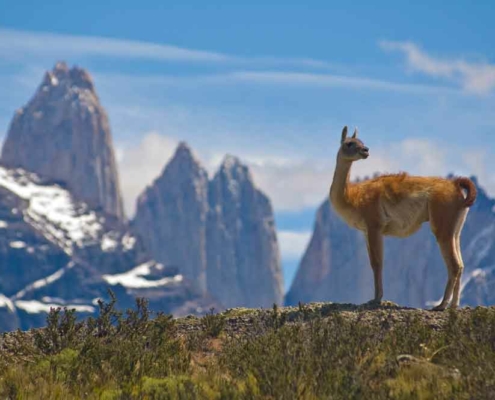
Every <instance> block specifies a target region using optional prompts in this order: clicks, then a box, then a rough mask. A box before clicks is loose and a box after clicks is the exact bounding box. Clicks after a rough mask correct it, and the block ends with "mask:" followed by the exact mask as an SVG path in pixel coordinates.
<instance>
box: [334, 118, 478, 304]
mask: <svg viewBox="0 0 495 400" xmlns="http://www.w3.org/2000/svg"><path fill="white" fill-rule="evenodd" d="M340 143H341V144H340V148H339V151H338V154H337V164H336V167H335V173H334V177H333V181H332V184H331V187H330V201H331V203H332V205H333V207H334V209H335V210H336V212H337V213H338V214H339V215H340V217H341V218H342V219H343V220H344V221H345V222H346V223H347V224H348V225H349V226H351V227H354V228H357V229H359V230H360V231H362V232H363V233H364V236H365V239H366V244H367V250H368V255H369V260H370V264H371V268H372V269H373V276H374V286H375V297H374V299H373V300H371V302H377V303H380V302H381V300H382V298H383V281H382V271H383V236H395V237H401V238H404V237H407V236H410V235H412V234H413V233H415V232H416V231H417V230H418V229H419V228H420V227H421V225H422V224H423V223H424V222H427V221H429V222H430V227H431V231H432V232H433V234H434V236H435V238H436V240H437V243H438V245H439V247H440V250H441V253H442V256H443V259H444V261H445V264H446V266H447V272H448V280H447V285H446V287H445V293H444V296H443V300H442V301H441V303H440V304H438V305H437V306H436V307H434V308H433V310H435V311H437V310H444V309H445V308H446V307H447V305H448V304H449V302H450V300H451V299H452V301H451V302H450V307H451V308H457V307H458V306H459V300H460V286H461V275H462V271H463V269H464V264H463V261H462V255H461V245H460V236H461V230H462V227H463V225H464V222H465V220H466V216H467V213H468V210H469V207H470V206H472V205H473V204H474V201H475V200H476V186H475V185H474V183H473V182H472V181H471V180H470V179H468V178H462V177H461V178H455V179H454V178H453V179H445V178H436V177H422V176H409V175H408V174H406V173H400V174H393V175H382V176H378V177H376V178H374V179H370V180H366V181H362V182H359V183H351V182H350V171H351V166H352V163H353V162H354V161H358V160H362V159H367V158H368V157H369V149H368V147H366V146H365V145H364V143H363V142H362V141H361V140H359V139H358V132H357V129H356V130H355V131H354V134H353V135H352V137H347V126H346V127H344V129H343V131H342V138H341V142H340Z"/></svg>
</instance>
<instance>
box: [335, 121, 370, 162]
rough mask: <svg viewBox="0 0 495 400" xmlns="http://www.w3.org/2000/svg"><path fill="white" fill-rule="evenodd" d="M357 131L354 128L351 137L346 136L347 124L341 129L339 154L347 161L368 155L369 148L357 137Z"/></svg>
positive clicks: (364, 157)
mask: <svg viewBox="0 0 495 400" xmlns="http://www.w3.org/2000/svg"><path fill="white" fill-rule="evenodd" d="M357 136H358V131H357V129H355V130H354V134H353V135H352V136H351V137H347V126H345V127H344V129H343V130H342V139H341V141H340V150H339V153H340V156H341V157H343V158H344V159H346V160H348V161H357V160H361V159H366V158H368V157H369V155H370V153H369V149H368V148H367V147H366V146H365V145H364V143H363V142H362V141H361V140H359V139H358V137H357Z"/></svg>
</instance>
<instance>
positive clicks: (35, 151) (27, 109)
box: [1, 62, 124, 219]
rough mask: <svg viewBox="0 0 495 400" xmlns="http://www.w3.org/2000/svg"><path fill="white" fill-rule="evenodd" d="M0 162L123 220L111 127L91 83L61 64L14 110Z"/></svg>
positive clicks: (86, 75) (82, 73)
mask: <svg viewBox="0 0 495 400" xmlns="http://www.w3.org/2000/svg"><path fill="white" fill-rule="evenodd" d="M1 161H2V163H3V164H4V165H6V166H8V167H21V168H24V169H26V170H29V171H32V172H36V173H38V174H39V175H41V176H43V177H45V178H48V179H51V180H55V181H59V182H64V183H65V184H66V185H67V187H68V188H69V189H70V190H71V192H72V193H73V194H74V195H75V196H76V197H77V198H80V199H81V200H84V201H86V202H88V203H89V204H90V205H91V206H93V207H97V208H100V209H102V210H104V211H105V212H107V213H109V214H112V215H115V216H117V217H118V218H120V219H123V218H124V210H123V205H122V199H121V194H120V188H119V179H118V173H117V168H116V162H115V156H114V151H113V145H112V136H111V132H110V125H109V122H108V117H107V115H106V112H105V110H104V109H103V107H102V106H101V104H100V102H99V99H98V96H97V94H96V92H95V88H94V84H93V80H92V79H91V76H90V75H89V73H88V72H87V71H85V70H84V69H81V68H79V67H73V68H69V67H68V66H67V64H65V63H64V62H59V63H57V64H56V65H55V67H54V68H53V70H51V71H48V72H46V73H45V75H44V77H43V81H42V83H41V85H40V86H39V88H38V90H37V91H36V93H35V95H34V96H33V98H32V99H31V100H30V101H29V103H28V104H27V105H26V106H24V107H23V108H21V109H19V110H17V112H16V113H15V115H14V118H13V120H12V122H11V125H10V128H9V131H8V134H7V139H6V140H5V144H4V146H3V149H2V154H1Z"/></svg>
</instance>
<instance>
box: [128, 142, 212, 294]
mask: <svg viewBox="0 0 495 400" xmlns="http://www.w3.org/2000/svg"><path fill="white" fill-rule="evenodd" d="M207 190H208V176H207V173H206V171H205V170H204V169H203V168H202V167H201V166H200V165H199V163H198V162H197V160H196V159H195V158H194V156H193V154H192V152H191V149H190V148H189V147H188V146H187V145H186V144H185V143H180V144H179V146H178V148H177V150H176V152H175V154H174V156H173V157H172V160H171V161H170V162H169V164H168V165H167V166H166V168H165V169H164V170H163V172H162V174H161V176H160V177H159V178H158V179H156V180H155V182H153V184H152V185H151V186H150V187H148V188H146V190H145V192H144V193H143V194H141V195H140V196H139V198H138V203H137V208H136V216H135V219H134V225H135V227H136V229H137V231H138V232H139V233H140V234H141V237H142V238H143V241H144V243H145V245H146V246H147V248H148V249H149V250H150V252H151V254H152V255H153V256H154V257H155V258H156V259H157V260H158V261H160V262H161V263H164V264H165V265H172V266H177V267H178V268H179V269H180V271H181V273H182V274H184V276H186V277H187V278H190V279H191V280H193V281H194V282H195V283H196V285H197V287H198V288H199V289H200V290H201V291H202V292H205V290H206V276H205V273H206V235H205V230H206V225H205V222H206V216H207V212H208V194H207Z"/></svg>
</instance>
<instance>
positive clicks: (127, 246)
mask: <svg viewBox="0 0 495 400" xmlns="http://www.w3.org/2000/svg"><path fill="white" fill-rule="evenodd" d="M135 244H136V238H135V237H134V236H132V235H130V234H129V233H126V234H125V235H124V236H123V238H122V246H124V251H128V250H132V249H133V248H134V245H135Z"/></svg>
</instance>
